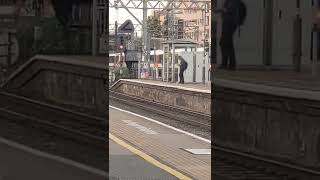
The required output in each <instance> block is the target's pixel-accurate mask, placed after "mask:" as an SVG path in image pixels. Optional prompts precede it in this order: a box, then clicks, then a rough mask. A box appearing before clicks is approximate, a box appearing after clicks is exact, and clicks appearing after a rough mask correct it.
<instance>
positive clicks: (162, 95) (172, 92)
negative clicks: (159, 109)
mask: <svg viewBox="0 0 320 180" xmlns="http://www.w3.org/2000/svg"><path fill="white" fill-rule="evenodd" d="M111 90H112V91H115V92H119V93H123V94H127V95H131V96H133V97H139V98H143V99H146V100H151V101H155V102H158V103H162V104H165V105H170V106H174V107H179V108H183V109H187V110H192V111H195V112H200V113H205V114H210V112H211V93H202V92H195V91H190V90H182V89H178V88H173V87H165V86H159V85H150V84H145V83H141V82H132V81H125V80H120V81H118V82H117V84H115V85H114V86H113V87H112V88H111Z"/></svg>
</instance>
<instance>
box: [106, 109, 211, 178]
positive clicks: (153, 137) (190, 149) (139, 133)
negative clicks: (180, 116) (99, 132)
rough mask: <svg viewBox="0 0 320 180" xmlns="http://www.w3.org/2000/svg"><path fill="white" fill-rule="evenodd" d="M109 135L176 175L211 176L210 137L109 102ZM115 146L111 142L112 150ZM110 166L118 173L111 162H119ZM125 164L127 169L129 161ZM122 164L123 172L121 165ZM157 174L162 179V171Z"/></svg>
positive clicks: (176, 176) (185, 176) (145, 158)
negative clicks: (181, 128)
mask: <svg viewBox="0 0 320 180" xmlns="http://www.w3.org/2000/svg"><path fill="white" fill-rule="evenodd" d="M109 138H110V140H111V141H113V142H115V143H116V144H118V145H120V146H122V147H124V148H126V149H128V150H129V151H130V152H131V153H134V154H136V155H138V156H140V157H141V158H143V159H144V160H145V161H147V162H148V163H150V164H152V165H153V166H155V167H157V168H158V169H162V172H163V171H164V172H166V173H167V174H171V176H173V177H175V179H185V180H187V179H199V180H209V179H211V141H210V140H208V139H204V138H201V137H199V136H196V135H193V134H190V133H187V132H185V131H182V130H179V129H176V128H174V127H171V126H169V125H166V124H164V123H161V122H159V121H157V120H156V119H151V118H148V117H144V116H142V115H139V114H135V113H133V112H130V111H127V110H123V109H121V108H119V107H114V106H109ZM113 146H115V144H113V143H111V146H110V150H111V152H112V149H113V148H115V147H113ZM137 162H138V161H137ZM138 163H139V162H138ZM110 166H111V167H110V169H111V171H110V175H112V174H113V173H115V172H112V169H113V167H112V166H116V165H113V164H112V163H110ZM123 166H124V167H123V171H124V172H126V167H127V165H126V164H123ZM119 168H120V170H119V169H118V172H119V171H120V172H121V170H122V169H121V166H119ZM140 171H141V169H140ZM146 172H147V171H146ZM158 172H160V171H159V170H158ZM147 173H148V172H147ZM154 176H155V177H153V178H155V179H161V174H154ZM157 176H159V177H157ZM169 177H170V176H169ZM131 178H133V179H134V178H135V179H139V178H141V176H136V177H131ZM149 178H150V177H149ZM164 179H166V178H164Z"/></svg>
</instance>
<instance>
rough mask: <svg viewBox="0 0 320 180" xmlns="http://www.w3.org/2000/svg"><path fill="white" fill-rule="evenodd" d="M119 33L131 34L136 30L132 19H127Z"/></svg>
mask: <svg viewBox="0 0 320 180" xmlns="http://www.w3.org/2000/svg"><path fill="white" fill-rule="evenodd" d="M118 32H119V33H128V34H131V33H133V32H134V26H133V23H132V21H131V20H126V21H125V22H124V23H123V24H122V25H121V26H120V27H119V29H118Z"/></svg>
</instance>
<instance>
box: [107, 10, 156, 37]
mask: <svg viewBox="0 0 320 180" xmlns="http://www.w3.org/2000/svg"><path fill="white" fill-rule="evenodd" d="M129 10H130V11H131V12H132V13H133V14H134V15H135V16H136V17H137V18H138V19H139V20H140V22H142V19H143V12H142V9H129ZM150 14H151V10H148V15H150ZM128 19H130V20H131V21H132V23H133V24H139V23H138V21H136V20H135V19H134V18H133V17H132V16H131V15H130V14H129V13H128V12H127V10H125V9H122V8H119V9H118V25H119V26H120V24H122V23H123V22H125V21H126V20H128ZM116 20H117V14H116V10H115V9H114V8H110V9H109V23H110V24H114V22H115V21H116ZM139 35H140V32H138V36H139Z"/></svg>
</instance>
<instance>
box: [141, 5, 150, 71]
mask: <svg viewBox="0 0 320 180" xmlns="http://www.w3.org/2000/svg"><path fill="white" fill-rule="evenodd" d="M147 7H148V4H147V0H143V21H142V23H143V32H142V33H143V56H142V62H143V63H146V61H148V59H147V58H148V56H147V53H148V50H147V42H148V31H147V23H148V21H147V20H148V14H147V13H148V10H147ZM148 67H149V66H148ZM147 71H149V69H147Z"/></svg>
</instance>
